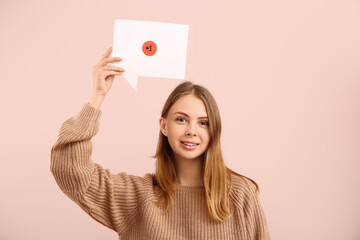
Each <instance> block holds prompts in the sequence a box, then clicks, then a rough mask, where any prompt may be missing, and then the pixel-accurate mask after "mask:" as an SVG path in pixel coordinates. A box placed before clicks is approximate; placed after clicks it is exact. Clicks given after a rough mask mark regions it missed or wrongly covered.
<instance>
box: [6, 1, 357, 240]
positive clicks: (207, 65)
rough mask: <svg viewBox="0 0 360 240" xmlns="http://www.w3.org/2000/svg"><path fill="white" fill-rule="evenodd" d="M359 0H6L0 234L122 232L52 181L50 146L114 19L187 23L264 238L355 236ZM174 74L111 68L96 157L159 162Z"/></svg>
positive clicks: (195, 64)
mask: <svg viewBox="0 0 360 240" xmlns="http://www.w3.org/2000/svg"><path fill="white" fill-rule="evenodd" d="M359 9H360V3H359V1H355V0H353V1H350V0H349V1H320V0H312V1H284V0H283V1H280V0H272V1H238V0H236V1H235V0H233V1H229V0H222V1H216V2H211V1H209V0H198V1H193V0H187V1H184V0H182V1H169V0H162V1H161V0H154V1H145V0H132V1H101V2H100V1H96V2H95V1H69V0H66V1H58V2H55V1H45V0H37V1H24V0H23V1H10V0H2V1H0V30H1V37H0V53H1V54H0V66H1V71H0V79H1V88H0V89H1V94H0V100H1V102H0V103H1V106H0V107H1V118H0V126H1V138H0V139H1V142H0V144H1V151H0V159H1V168H0V169H1V174H0V187H1V198H0V213H1V218H0V239H4V240H12V239H37V240H41V239H44V240H45V239H46V240H48V239H52V240H57V239H58V240H60V239H94V240H95V239H117V234H116V233H115V232H114V231H112V230H110V229H108V228H106V227H104V226H102V225H101V224H99V223H98V222H96V221H95V220H93V219H92V218H91V217H89V216H88V215H87V214H86V213H85V212H83V211H82V210H81V209H80V207H79V206H77V205H76V204H75V203H73V202H72V201H71V200H70V199H69V198H67V197H66V196H65V194H63V193H62V192H61V191H60V189H59V188H58V186H57V184H56V182H55V180H54V178H53V176H52V174H51V172H50V168H49V166H50V149H51V147H52V145H53V144H54V143H55V142H56V140H57V136H58V132H59V129H60V126H61V124H62V122H63V121H65V120H66V119H67V118H69V117H72V116H73V115H75V114H76V113H77V112H78V111H80V109H81V106H82V105H83V103H85V102H87V101H88V100H89V99H90V95H91V91H92V76H91V67H92V66H93V65H95V64H96V63H97V62H98V61H99V59H100V57H101V56H102V54H103V53H104V52H105V51H106V49H107V48H108V47H109V46H110V45H111V44H112V39H113V27H114V20H115V19H128V20H143V21H158V22H168V23H181V24H188V25H189V26H190V27H189V42H188V53H187V54H188V59H187V67H186V71H187V73H186V78H187V79H188V80H190V81H194V82H195V83H201V84H203V85H205V86H206V87H207V88H208V89H209V90H210V91H211V92H212V93H213V95H214V97H215V99H216V100H217V103H218V105H219V108H220V113H221V117H222V122H223V135H222V145H223V151H224V156H225V161H226V164H227V165H228V166H229V167H230V168H232V169H233V170H235V171H237V172H239V173H242V174H244V175H246V176H248V177H250V178H252V179H254V180H255V181H256V182H257V183H258V184H259V186H260V190H261V193H260V198H261V202H262V205H263V207H264V210H265V213H266V217H267V221H268V226H269V231H270V234H271V237H272V239H277V240H288V239H292V240H300V239H301V240H302V239H316V240H319V239H324V240H325V239H326V240H338V239H346V240H357V239H360V228H359V223H360V204H359V202H360V174H359V173H360V171H359V170H360V148H359V146H360V137H359V136H360V104H359V103H360V31H359V29H360V10H359ZM180 81H181V80H179V79H164V78H147V77H141V78H140V79H139V81H138V90H137V91H134V90H133V89H132V87H131V86H130V85H129V84H128V83H127V82H126V81H124V79H122V78H121V77H116V78H115V81H114V84H113V86H112V88H111V90H110V92H109V94H108V96H107V98H106V99H105V101H104V103H103V105H102V107H101V110H102V111H103V114H102V117H101V120H100V132H99V133H98V134H97V135H96V136H95V137H94V138H93V144H94V151H93V159H94V161H95V162H97V163H99V164H101V165H102V166H104V167H105V168H109V169H111V172H112V173H117V172H120V171H126V172H127V173H129V174H133V175H139V176H143V175H144V174H145V173H146V172H153V171H154V164H155V160H154V159H152V158H150V157H149V156H150V155H152V154H154V152H155V148H156V144H157V137H158V132H159V126H158V119H159V117H160V112H161V109H162V106H163V104H164V102H165V100H166V98H167V96H168V95H169V94H170V92H171V91H172V90H173V88H174V87H176V85H177V84H178V83H179V82H180Z"/></svg>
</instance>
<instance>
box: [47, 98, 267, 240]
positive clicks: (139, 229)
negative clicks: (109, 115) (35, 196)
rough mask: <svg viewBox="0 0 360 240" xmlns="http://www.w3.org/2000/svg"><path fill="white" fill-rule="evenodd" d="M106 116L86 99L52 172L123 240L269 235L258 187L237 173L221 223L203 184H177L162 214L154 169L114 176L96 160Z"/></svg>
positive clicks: (66, 125) (62, 139)
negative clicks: (230, 207) (156, 202)
mask: <svg viewBox="0 0 360 240" xmlns="http://www.w3.org/2000/svg"><path fill="white" fill-rule="evenodd" d="M101 114H102V110H100V109H96V108H94V107H92V106H91V105H89V103H84V104H83V106H82V108H81V110H80V112H79V113H77V114H76V115H75V116H73V117H71V118H69V119H67V120H65V121H64V122H63V124H62V125H61V128H60V132H59V135H58V140H57V141H56V143H55V144H54V145H53V146H52V148H51V160H50V170H51V172H52V174H53V176H54V178H55V180H56V183H57V184H58V186H59V187H60V189H61V191H62V192H63V193H64V194H66V195H67V196H68V197H69V198H70V199H71V200H72V201H74V202H75V203H76V204H78V205H79V206H80V207H81V208H82V209H83V210H84V211H85V212H86V213H87V214H88V215H89V216H90V217H92V218H93V219H94V220H96V221H97V222H99V223H101V224H103V225H104V226H106V227H108V228H110V229H112V230H114V231H116V232H117V233H118V236H119V239H120V240H125V239H126V240H133V239H146V240H152V239H154V240H155V239H156V240H159V239H171V240H185V239H206V240H211V239H216V240H225V239H229V240H230V239H237V240H239V239H243V240H245V239H246V240H248V239H251V240H265V239H266V240H268V239H270V235H269V232H268V227H267V222H266V218H265V214H264V211H263V208H262V206H261V204H260V200H259V198H258V196H257V194H256V193H255V186H254V185H253V184H252V183H251V182H250V181H249V180H246V181H247V182H248V184H249V185H250V186H251V187H250V188H249V187H248V185H247V184H246V183H245V182H244V180H242V178H241V177H239V176H236V175H232V179H233V188H232V190H231V192H230V198H231V199H232V200H233V201H234V206H235V209H234V211H233V212H232V215H231V216H230V217H228V218H226V219H225V220H224V221H223V222H222V223H218V222H215V221H214V220H212V219H211V218H210V217H209V213H208V210H207V208H206V201H205V195H204V194H205V189H204V187H203V186H201V187H188V186H182V185H180V184H178V183H176V182H175V183H174V184H175V185H174V186H175V195H174V202H173V205H172V208H171V210H170V211H169V212H168V213H167V214H165V215H162V211H163V210H164V209H162V208H159V207H157V206H155V205H154V204H153V203H152V201H153V200H155V199H157V197H158V196H160V193H161V189H160V188H159V187H158V186H155V185H154V184H153V177H152V175H151V174H150V173H146V174H145V175H144V176H143V177H140V176H134V175H130V174H127V173H126V172H120V173H117V174H112V173H111V172H110V170H109V169H104V168H103V167H102V166H101V165H99V164H98V163H95V162H94V161H93V160H92V158H91V155H92V150H93V145H92V142H91V138H92V137H93V136H95V135H96V134H97V133H98V131H99V122H100V117H101ZM124 163H125V160H124Z"/></svg>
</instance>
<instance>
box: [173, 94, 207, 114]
mask: <svg viewBox="0 0 360 240" xmlns="http://www.w3.org/2000/svg"><path fill="white" fill-rule="evenodd" d="M175 113H176V114H180V113H183V114H185V115H188V116H190V117H196V118H198V117H207V111H206V106H205V104H204V102H203V100H202V99H200V98H199V97H197V96H195V95H193V94H188V95H185V96H182V97H180V98H179V99H178V100H177V101H176V102H175V103H174V104H173V105H172V106H171V108H170V114H171V115H174V114H175Z"/></svg>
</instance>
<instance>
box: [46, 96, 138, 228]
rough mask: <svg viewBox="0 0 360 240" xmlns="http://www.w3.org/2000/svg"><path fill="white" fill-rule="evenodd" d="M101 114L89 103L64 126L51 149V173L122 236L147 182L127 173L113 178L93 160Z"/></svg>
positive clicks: (72, 196)
mask: <svg viewBox="0 0 360 240" xmlns="http://www.w3.org/2000/svg"><path fill="white" fill-rule="evenodd" d="M101 114H102V111H101V110H100V109H96V108H94V107H92V106H91V105H89V104H88V103H85V104H84V105H83V107H82V109H81V111H80V112H79V113H78V114H76V115H75V116H73V117H71V118H69V119H67V120H65V122H63V124H62V125H61V128H60V132H59V136H58V140H57V141H56V143H55V144H54V145H53V146H52V148H51V161H50V170H51V172H52V174H53V176H54V178H55V180H56V183H57V184H58V186H59V187H60V189H61V190H62V191H63V192H64V193H65V194H66V195H67V196H68V197H69V198H70V199H71V200H73V201H74V202H75V203H76V204H78V205H79V206H80V207H81V208H82V209H83V210H84V211H85V212H86V213H87V214H88V215H90V216H91V217H92V218H93V219H95V220H96V221H98V222H99V223H101V224H103V225H104V226H106V227H108V228H110V229H112V230H114V231H116V232H119V231H122V230H123V229H124V228H126V223H127V222H128V221H127V220H128V219H126V218H127V217H128V216H129V215H131V212H133V210H134V209H135V208H136V206H137V205H138V201H139V192H141V191H139V188H140V190H141V185H142V183H143V180H144V179H143V178H140V177H138V176H133V175H128V174H127V173H125V172H121V173H118V174H111V172H110V170H109V169H104V168H103V167H102V166H101V165H99V164H97V163H95V162H94V161H93V160H92V158H91V154H92V147H93V146H92V142H91V138H92V137H93V136H94V135H96V133H97V132H98V131H99V119H100V116H101ZM139 186H140V187H139ZM125 219H126V220H125Z"/></svg>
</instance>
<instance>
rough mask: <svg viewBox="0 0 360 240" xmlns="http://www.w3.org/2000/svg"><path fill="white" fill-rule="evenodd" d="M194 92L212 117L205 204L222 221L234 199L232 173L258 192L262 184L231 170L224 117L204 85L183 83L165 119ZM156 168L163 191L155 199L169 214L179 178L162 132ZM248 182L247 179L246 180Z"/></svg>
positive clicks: (172, 97)
mask: <svg viewBox="0 0 360 240" xmlns="http://www.w3.org/2000/svg"><path fill="white" fill-rule="evenodd" d="M187 94H194V95H195V96H197V97H199V98H200V99H202V101H203V102H204V104H205V107H206V110H207V113H208V118H209V133H210V142H209V145H208V148H207V150H206V151H205V152H204V154H203V167H202V172H201V174H202V178H203V181H204V187H205V199H206V205H207V209H208V212H209V215H210V217H211V219H213V220H215V221H218V222H222V221H223V220H224V219H225V218H226V217H228V216H229V215H230V214H231V213H230V205H229V203H230V202H231V204H232V207H233V206H234V205H233V202H232V201H230V200H231V199H230V197H229V193H230V190H231V187H232V178H231V174H235V175H237V176H240V177H241V178H242V179H244V178H247V179H248V180H250V181H251V182H253V183H254V184H255V186H256V193H259V191H260V190H259V186H258V185H257V184H256V182H255V181H254V180H252V179H250V178H248V177H246V176H243V175H241V174H239V173H236V172H234V171H233V170H231V169H229V168H228V167H227V166H226V165H225V162H224V159H223V155H222V150H221V144H220V135H221V119H220V113H219V109H218V106H217V104H216V101H215V99H214V97H213V96H212V94H211V93H210V92H209V91H208V90H207V89H206V88H205V87H203V86H201V85H198V84H193V83H192V82H190V81H183V82H181V83H180V84H179V85H178V86H177V87H176V88H175V89H174V90H173V91H172V93H171V94H170V95H169V97H168V98H167V100H166V102H165V104H164V107H163V110H162V113H161V116H162V117H164V118H166V117H167V114H168V112H169V110H170V108H171V106H172V105H173V104H174V103H175V102H176V101H177V100H178V99H179V98H180V97H182V96H184V95H187ZM152 157H153V158H156V169H155V174H153V179H154V184H155V185H157V186H159V187H160V188H161V189H162V191H161V195H160V197H159V199H158V200H157V201H154V204H155V205H157V206H162V207H164V208H165V212H164V213H163V214H166V213H167V212H168V211H169V210H170V208H171V206H172V203H173V195H174V181H175V180H176V179H177V175H176V170H175V163H174V155H173V151H172V148H171V146H170V144H169V142H168V139H167V137H166V136H165V135H163V133H162V132H161V131H160V133H159V140H158V145H157V149H156V153H155V155H154V156H152ZM245 182H246V184H247V181H245Z"/></svg>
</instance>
